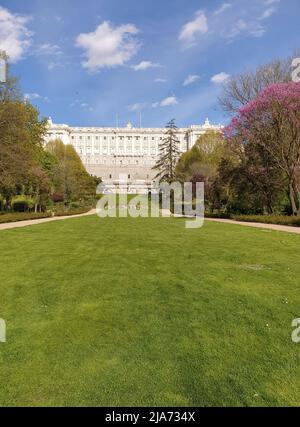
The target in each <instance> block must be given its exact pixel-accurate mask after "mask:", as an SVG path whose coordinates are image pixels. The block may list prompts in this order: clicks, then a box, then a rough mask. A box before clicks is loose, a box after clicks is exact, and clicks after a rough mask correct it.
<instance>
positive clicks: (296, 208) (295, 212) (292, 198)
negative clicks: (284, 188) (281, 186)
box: [289, 179, 300, 216]
mask: <svg viewBox="0 0 300 427" xmlns="http://www.w3.org/2000/svg"><path fill="white" fill-rule="evenodd" d="M293 184H294V183H293V179H291V180H290V182H289V199H290V202H291V206H292V211H293V215H295V216H300V208H299V206H297V203H296V200H297V199H298V198H299V194H298V195H297V194H296V192H295V189H294V185H293ZM297 196H298V197H297Z"/></svg>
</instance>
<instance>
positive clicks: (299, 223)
mask: <svg viewBox="0 0 300 427" xmlns="http://www.w3.org/2000/svg"><path fill="white" fill-rule="evenodd" d="M232 218H233V219H235V220H236V221H243V222H261V223H264V224H278V225H290V226H293V227H300V217H297V216H284V215H232Z"/></svg>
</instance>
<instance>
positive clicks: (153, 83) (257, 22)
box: [0, 0, 300, 126]
mask: <svg viewBox="0 0 300 427" xmlns="http://www.w3.org/2000/svg"><path fill="white" fill-rule="evenodd" d="M299 13H300V3H299V0H281V1H280V0H251V1H249V0H225V1H222V0H221V1H220V0H84V1H82V0H26V1H24V0H7V1H6V0H0V49H4V50H6V51H7V52H8V54H9V55H10V59H11V63H12V71H13V73H14V74H16V75H17V76H18V77H19V79H20V82H21V87H22V90H23V92H24V94H25V97H26V98H28V99H30V100H31V101H32V102H33V103H34V104H35V105H37V106H38V108H39V110H40V112H41V114H42V115H43V116H52V119H53V121H55V122H56V123H68V124H70V125H85V126H87V125H95V126H114V125H115V123H116V115H117V114H118V117H119V124H120V125H123V124H125V123H126V122H127V121H129V120H130V121H131V122H132V123H133V124H134V125H138V123H139V114H140V112H141V113H142V124H143V125H144V126H163V125H164V124H165V122H166V121H167V120H169V119H171V118H173V117H174V118H175V119H176V121H177V124H178V125H179V126H188V125H191V124H199V123H202V122H203V121H204V120H205V118H206V117H209V119H210V120H211V121H212V122H216V123H219V122H221V123H225V122H226V120H227V119H226V117H225V116H224V114H223V113H222V111H221V109H220V107H219V105H218V95H219V94H220V92H221V90H222V85H223V83H224V82H225V81H226V80H227V79H228V78H230V76H233V75H235V74H236V73H239V72H241V71H243V70H247V69H252V68H254V67H255V66H257V65H258V64H261V63H264V62H266V61H269V60H271V59H273V58H275V57H284V56H287V55H289V54H292V53H293V52H294V51H295V50H296V49H297V48H300V43H299V36H300V34H299Z"/></svg>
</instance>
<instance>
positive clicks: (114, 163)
mask: <svg viewBox="0 0 300 427" xmlns="http://www.w3.org/2000/svg"><path fill="white" fill-rule="evenodd" d="M221 129H222V126H221V125H217V126H216V125H211V124H210V123H209V121H208V119H206V121H205V123H204V124H203V125H192V126H191V127H189V128H179V129H178V134H177V137H178V140H179V149H180V152H181V153H184V152H185V151H187V150H188V149H190V148H191V147H192V146H193V145H194V144H195V142H196V141H197V139H198V138H199V136H201V135H203V134H204V133H205V132H207V131H209V130H214V131H220V130H221ZM164 132H165V128H135V127H133V126H132V124H131V123H128V124H127V126H126V127H125V128H113V127H111V128H109V127H70V126H68V125H66V124H54V123H53V122H52V120H51V118H49V120H48V132H47V136H46V142H49V141H50V140H53V139H61V140H62V141H63V142H64V144H72V145H73V146H74V148H75V150H76V152H77V153H78V154H79V156H80V158H81V160H82V162H83V164H84V165H85V167H86V169H87V171H88V172H89V173H90V174H92V175H96V176H98V177H101V178H102V180H103V181H104V182H106V183H108V184H113V183H115V182H117V181H118V179H119V176H120V175H122V176H126V177H127V180H128V182H129V183H131V184H132V189H133V192H134V188H135V187H136V188H140V187H143V186H146V187H147V186H149V185H150V186H151V183H152V181H153V178H154V176H155V175H156V174H157V172H156V171H154V170H152V167H153V166H154V164H155V163H156V160H157V157H158V153H159V144H160V143H161V141H162V139H163V137H164Z"/></svg>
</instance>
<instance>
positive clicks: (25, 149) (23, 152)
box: [0, 99, 46, 209]
mask: <svg viewBox="0 0 300 427" xmlns="http://www.w3.org/2000/svg"><path fill="white" fill-rule="evenodd" d="M45 126H46V124H45V121H40V120H39V113H38V111H37V110H36V109H35V108H34V107H33V106H32V105H30V104H27V103H24V102H23V101H21V100H10V99H4V100H2V101H0V193H1V194H2V195H3V196H4V197H5V199H6V207H7V208H8V209H10V205H11V198H12V196H13V195H14V194H16V192H17V191H18V189H19V188H21V187H22V186H23V185H25V184H26V183H27V182H28V177H29V176H30V174H31V172H32V170H33V169H34V168H35V167H36V166H38V164H39V155H40V153H41V150H42V143H43V137H44V134H45V129H46V128H45Z"/></svg>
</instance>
